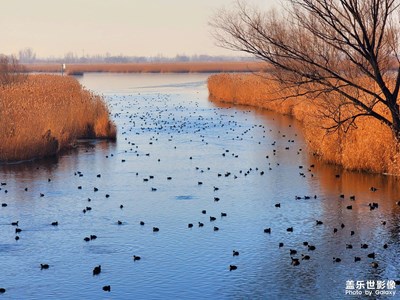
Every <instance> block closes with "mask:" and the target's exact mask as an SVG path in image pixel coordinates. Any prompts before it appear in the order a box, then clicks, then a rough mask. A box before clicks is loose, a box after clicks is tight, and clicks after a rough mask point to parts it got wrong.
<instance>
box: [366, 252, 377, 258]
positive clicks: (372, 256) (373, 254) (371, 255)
mask: <svg viewBox="0 0 400 300" xmlns="http://www.w3.org/2000/svg"><path fill="white" fill-rule="evenodd" d="M367 256H368V257H369V258H373V259H375V252H372V253H369V254H368V255H367Z"/></svg>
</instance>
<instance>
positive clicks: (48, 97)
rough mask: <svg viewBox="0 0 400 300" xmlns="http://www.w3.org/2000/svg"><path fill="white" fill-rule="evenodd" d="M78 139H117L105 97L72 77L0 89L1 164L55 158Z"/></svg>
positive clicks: (30, 81) (32, 77)
mask: <svg viewBox="0 0 400 300" xmlns="http://www.w3.org/2000/svg"><path fill="white" fill-rule="evenodd" d="M79 138H108V139H115V138H116V127H115V125H114V123H113V122H112V121H111V120H110V118H109V111H108V108H107V106H106V104H105V102H104V101H103V99H102V98H101V97H100V96H97V95H95V94H93V93H91V92H90V91H88V90H85V89H84V88H82V86H81V85H80V84H79V82H78V81H77V80H76V79H74V78H73V77H69V76H55V75H29V76H28V77H27V79H26V80H25V81H24V82H22V83H18V84H13V85H6V86H0V140H1V143H0V161H18V160H27V159H32V158H38V157H44V156H50V155H54V154H56V153H58V152H59V151H60V150H62V149H65V148H68V147H71V146H73V145H74V143H75V141H76V140H77V139H79Z"/></svg>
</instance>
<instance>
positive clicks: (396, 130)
mask: <svg viewBox="0 0 400 300" xmlns="http://www.w3.org/2000/svg"><path fill="white" fill-rule="evenodd" d="M390 111H391V113H392V120H393V122H392V123H393V124H392V131H393V135H394V137H395V138H396V140H397V142H400V110H399V105H398V104H395V105H394V106H393V108H392V109H391V110H390Z"/></svg>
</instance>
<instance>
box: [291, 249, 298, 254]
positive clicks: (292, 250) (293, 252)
mask: <svg viewBox="0 0 400 300" xmlns="http://www.w3.org/2000/svg"><path fill="white" fill-rule="evenodd" d="M289 251H290V255H295V254H297V250H294V249H289Z"/></svg>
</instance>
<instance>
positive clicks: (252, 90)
mask: <svg viewBox="0 0 400 300" xmlns="http://www.w3.org/2000/svg"><path fill="white" fill-rule="evenodd" d="M208 89H209V93H210V99H217V100H221V101H226V102H231V103H235V104H241V105H251V106H256V107H261V108H265V109H269V110H273V111H276V112H279V113H282V114H287V115H291V116H293V117H295V118H296V119H298V120H299V121H301V122H302V123H303V125H304V126H303V127H304V134H305V138H306V141H307V143H308V146H309V148H310V150H311V151H312V152H313V153H315V154H317V155H319V156H320V157H321V158H322V159H324V160H325V161H328V162H331V163H335V164H339V165H341V166H343V167H344V168H346V169H350V170H360V171H361V170H362V171H368V172H374V173H389V174H394V175H400V160H399V159H400V154H399V151H398V150H397V149H398V145H397V144H396V141H395V139H394V138H393V135H392V133H391V130H390V129H389V128H388V127H387V126H385V125H383V124H381V123H380V122H379V121H378V120H375V119H373V118H371V117H368V118H367V117H364V118H360V119H358V120H357V123H356V124H357V128H354V129H352V130H350V131H348V132H347V133H346V134H345V133H344V132H342V131H335V132H332V133H327V131H326V130H325V129H324V127H329V125H331V124H332V123H331V122H332V121H331V120H329V119H327V118H323V117H322V116H321V109H323V108H321V106H320V105H318V101H321V99H314V100H312V101H311V100H310V99H307V98H305V97H297V98H289V99H287V100H276V99H282V97H285V96H288V95H289V91H286V92H285V91H282V89H281V87H280V86H278V84H277V83H276V82H274V81H272V80H269V79H268V78H267V77H266V76H265V75H264V76H261V75H260V76H258V75H255V74H218V75H212V76H210V77H209V79H208ZM285 93H287V95H285ZM331 101H338V99H331ZM382 109H383V108H382Z"/></svg>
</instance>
